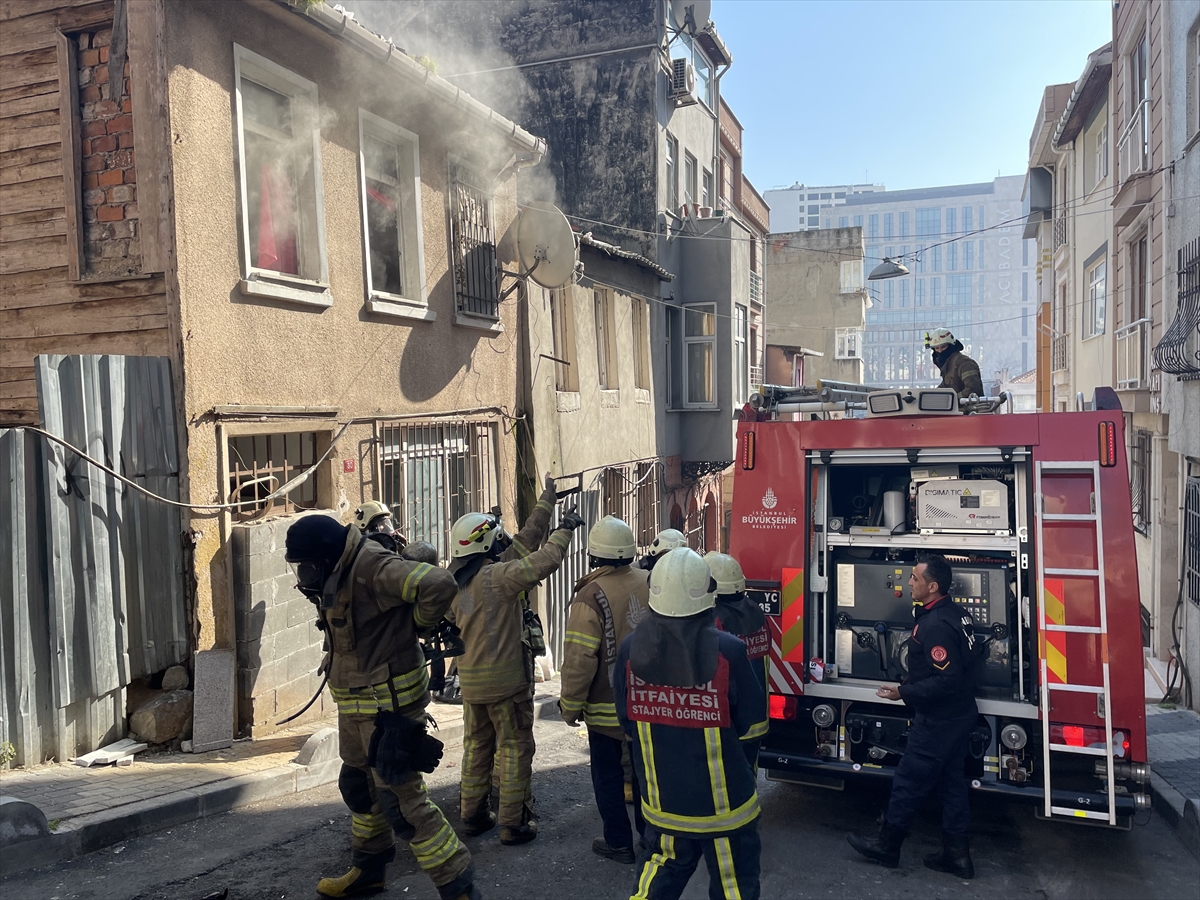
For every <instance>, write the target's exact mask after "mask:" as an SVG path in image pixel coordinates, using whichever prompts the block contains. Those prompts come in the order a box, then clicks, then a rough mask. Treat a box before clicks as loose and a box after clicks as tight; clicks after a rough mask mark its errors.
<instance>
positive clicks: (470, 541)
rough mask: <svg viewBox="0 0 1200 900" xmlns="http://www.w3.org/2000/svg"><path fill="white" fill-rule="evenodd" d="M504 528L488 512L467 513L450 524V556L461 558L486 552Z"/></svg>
mask: <svg viewBox="0 0 1200 900" xmlns="http://www.w3.org/2000/svg"><path fill="white" fill-rule="evenodd" d="M503 533H504V530H503V529H502V528H501V527H500V521H499V520H498V519H497V518H496V517H495V516H493V515H489V514H488V513H474V512H473V513H467V514H466V515H465V516H460V517H459V518H458V521H456V522H455V523H454V524H453V525H451V526H450V558H451V559H461V558H462V557H464V556H474V555H475V554H477V553H488V552H490V551H491V549H492V544H494V543H496V538H498V537H500V535H502V534H503Z"/></svg>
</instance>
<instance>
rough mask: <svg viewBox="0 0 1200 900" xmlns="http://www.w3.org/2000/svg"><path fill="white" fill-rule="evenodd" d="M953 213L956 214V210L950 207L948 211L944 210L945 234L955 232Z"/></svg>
mask: <svg viewBox="0 0 1200 900" xmlns="http://www.w3.org/2000/svg"><path fill="white" fill-rule="evenodd" d="M955 212H956V210H955V209H954V207H953V206H952V207H950V208H949V209H948V210H946V234H954V233H955V231H956V230H957V229H956V228H955V227H954V226H955V222H954V219H955Z"/></svg>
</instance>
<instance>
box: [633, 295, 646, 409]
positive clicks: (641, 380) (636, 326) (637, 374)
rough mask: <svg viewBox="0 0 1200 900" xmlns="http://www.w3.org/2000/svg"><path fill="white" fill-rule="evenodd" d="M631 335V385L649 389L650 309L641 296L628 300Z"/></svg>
mask: <svg viewBox="0 0 1200 900" xmlns="http://www.w3.org/2000/svg"><path fill="white" fill-rule="evenodd" d="M629 312H630V317H629V318H630V322H631V331H632V337H633V386H634V387H636V388H640V389H642V390H644V391H648V390H650V310H649V304H647V303H646V301H645V300H643V299H642V298H641V297H632V298H630V301H629Z"/></svg>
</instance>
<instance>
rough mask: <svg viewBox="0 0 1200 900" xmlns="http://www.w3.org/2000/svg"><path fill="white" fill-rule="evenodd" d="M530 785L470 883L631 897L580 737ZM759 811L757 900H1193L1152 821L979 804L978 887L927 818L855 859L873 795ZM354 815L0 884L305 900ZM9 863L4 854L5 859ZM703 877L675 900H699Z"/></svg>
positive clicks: (483, 850)
mask: <svg viewBox="0 0 1200 900" xmlns="http://www.w3.org/2000/svg"><path fill="white" fill-rule="evenodd" d="M537 737H538V747H539V749H538V755H537V758H536V761H535V776H534V777H535V782H534V788H535V792H536V794H537V799H538V808H539V814H540V817H541V836H539V838H538V839H537V840H536V841H535V842H533V843H532V844H529V845H526V846H523V847H502V846H501V845H500V843H499V840H498V836H497V834H496V832H492V833H491V834H489V835H485V836H484V837H482V838H470V839H468V841H467V843H468V845H469V846H470V848H471V852H472V853H473V854H474V856H475V863H476V867H477V871H478V877H479V882H478V883H479V885H480V887H481V889H482V890H483V892H484V895H485V896H486V897H487V898H488V900H498V898H521V900H525V898H542V897H546V898H570V900H590V898H621V897H627V896H628V895H629V893H630V891H631V889H632V887H633V876H634V872H633V868H632V867H630V866H622V865H620V864H618V863H613V862H608V861H606V860H601V859H599V858H597V857H595V856H593V855H592V853H591V841H592V838H593V837H594V836H596V835H598V834H599V833H600V828H599V817H598V816H597V814H596V811H595V807H594V805H593V802H592V795H591V781H590V779H589V777H588V770H587V741H586V739H585V737H584V735H583V732H582V730H579V731H576V730H574V729H568V728H566V727H565V726H564V725H563V724H562V723H561V722H558V721H553V720H551V721H543V722H539V723H538V726H537ZM457 757H458V750H457V748H451V749H450V753H449V755H448V764H443V766H442V767H441V768H440V769H439V770H438V771H437V772H435V773H434V774H433V775H432V776H431V777H430V778H429V782H430V786H431V790H432V792H433V796H434V799H435V800H436V802H437V803H438V804H440V805H441V806H442V808H443V809H445V810H448V811H449V815H450V819H451V822H452V823H453V824H455V825H456V826H457V825H458V824H459V820H458V816H457V814H456V812H454V811H455V810H456V809H457V783H458V768H457ZM759 790H760V794H761V797H762V805H763V810H764V812H763V819H762V825H761V827H762V835H763V855H762V870H763V881H762V895H763V897H764V898H776V897H781V898H782V897H787V898H792V897H796V898H801V897H803V898H808V897H812V898H817V897H821V898H825V897H847V898H850V897H853V898H859V897H867V898H904V897H913V898H938V897H955V898H963V897H981V898H982V897H989V898H990V897H996V898H1025V897H1029V898H1037V900H1049V898H1077V897H1078V898H1082V897H1088V898H1093V897H1094V898H1104V897H1114V898H1116V897H1129V898H1186V900H1196V898H1197V897H1200V862H1198V861H1197V860H1196V858H1195V857H1193V856H1191V855H1190V854H1189V853H1188V851H1187V850H1186V849H1185V848H1184V846H1183V845H1182V844H1181V843H1180V842H1179V840H1178V838H1176V836H1175V834H1174V832H1173V831H1171V829H1170V828H1169V827H1168V826H1167V825H1166V824H1165V823H1164V822H1163V821H1162V820H1160V819H1158V818H1151V819H1150V820H1149V822H1148V823H1147V824H1146V825H1144V826H1141V827H1136V828H1134V830H1133V831H1132V832H1129V833H1125V832H1110V831H1105V830H1101V829H1098V828H1087V827H1080V826H1070V825H1061V824H1055V825H1049V824H1046V823H1043V822H1039V821H1037V820H1035V819H1034V817H1033V813H1032V811H1031V810H1030V808H1029V807H1026V806H1017V805H1013V804H1009V803H1000V802H989V801H986V800H979V799H977V800H976V802H975V805H974V808H973V813H974V822H975V824H974V834H975V838H974V857H975V869H976V878H975V880H974V881H973V882H961V881H957V880H955V879H953V878H951V877H950V876H948V875H942V874H939V873H936V872H931V871H929V870H927V869H925V868H924V867H923V866H922V865H921V856H922V855H923V854H924V853H927V852H930V851H931V850H932V849H935V848H936V846H937V842H938V819H937V814H936V810H930V811H929V812H928V813H927V814H926V816H925V817H924V819H923V820H922V821H921V822H920V823H919V824H918V827H917V829H916V831H915V833H914V835H913V836H912V838H910V839H909V841H908V843H907V844H906V845H905V849H904V857H903V861H902V867H901V868H900V869H897V870H887V869H882V868H879V867H878V866H872V865H870V864H867V863H864V862H862V861H860V860H859V859H858V858H857V856H856V855H855V854H854V852H853V851H852V850H851V849H850V847H849V846H848V845H847V844H846V837H845V836H846V834H847V833H848V832H849V831H851V830H859V829H867V828H870V827H872V824H873V822H874V820H875V817H876V816H877V815H878V812H879V809H880V804H881V802H882V797H881V795H880V794H878V793H876V792H871V791H864V790H862V789H858V790H854V789H848V790H847V791H845V792H842V793H835V792H831V791H822V790H816V789H805V788H798V787H794V786H791V785H783V784H775V783H770V782H767V781H766V780H765V779H764V780H762V781H761V782H760V785H759ZM349 831H350V817H349V815H348V814H347V812H346V810H345V807H344V806H343V805H342V803H341V799H340V797H339V795H338V793H337V789H336V787H335V786H333V785H330V786H327V787H324V788H319V789H317V790H313V791H309V792H307V793H303V794H297V795H292V796H289V797H287V798H284V799H281V800H274V801H268V802H265V803H261V804H258V805H255V806H250V807H246V808H244V809H239V810H235V811H233V812H231V813H227V814H225V815H222V816H219V817H216V818H212V819H205V820H202V821H199V822H194V823H192V824H190V825H185V826H181V827H178V828H174V829H172V830H170V831H166V832H163V833H161V834H155V835H148V836H146V837H143V838H138V839H136V840H133V841H129V842H127V843H125V844H123V845H118V846H116V847H112V848H109V849H106V850H101V851H98V852H97V853H94V854H91V855H90V856H86V857H82V858H80V859H76V860H73V861H71V862H69V863H65V864H62V865H59V866H57V867H53V868H48V869H41V870H36V871H32V872H25V873H22V874H20V875H16V876H12V877H9V878H5V879H3V880H0V896H2V897H4V898H5V900H109V898H113V900H116V898H120V900H130V898H134V900H201V898H203V897H206V896H208V895H209V894H211V893H213V892H217V891H221V890H222V889H226V888H227V889H228V891H229V894H228V896H229V900H270V898H309V897H315V896H316V894H315V891H314V890H313V888H314V886H315V884H316V882H317V880H318V879H319V878H320V877H321V876H323V875H340V874H341V873H342V872H344V871H345V870H346V867H347V865H348V859H349V852H348V843H349ZM5 852H10V851H7V850H6V851H5ZM707 891H708V878H707V876H706V874H705V873H704V871H703V867H701V870H700V871H699V872H698V873H697V874H696V875H695V876H694V877H693V879H692V882H691V884H689V885H688V889H687V892H686V893H685V894H684V897H686V898H689V900H699V898H704V897H707ZM382 896H384V897H387V898H405V900H408V898H436V897H437V893H436V891H435V890H434V889H433V886H432V884H431V883H430V882H429V881H428V879H426V878H425V876H424V875H423V874H422V873H421V872H420V870H419V869H418V868H417V867H416V865H415V863H414V862H413V861H412V857H411V855H410V854H408V853H406V852H404V850H403V849H401V852H400V853H399V855H398V857H397V860H396V862H395V863H393V864H392V866H391V868H390V870H389V880H388V889H387V891H386V893H385V894H384V895H382Z"/></svg>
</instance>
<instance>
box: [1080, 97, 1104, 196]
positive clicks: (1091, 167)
mask: <svg viewBox="0 0 1200 900" xmlns="http://www.w3.org/2000/svg"><path fill="white" fill-rule="evenodd" d="M1085 141H1086V144H1087V149H1088V150H1090V151H1091V152H1090V153H1089V154H1088V156H1087V157H1085V159H1084V189H1085V190H1086V191H1087V192H1089V193H1090V192H1091V191H1092V189H1093V188H1095V187H1096V185H1098V184H1099V183H1100V182H1101V181H1103V180H1104V179H1105V178H1107V177H1108V116H1106V115H1103V114H1101V115H1099V116H1097V117H1096V121H1095V123H1094V124H1093V125H1092V130H1091V131H1090V132H1088V134H1087V137H1086V138H1085Z"/></svg>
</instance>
